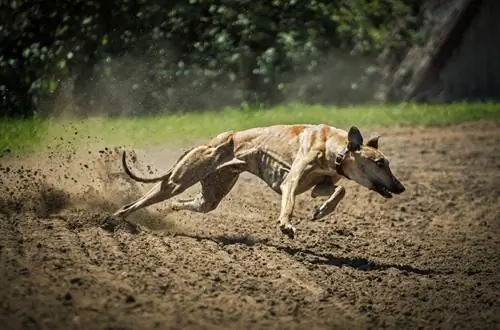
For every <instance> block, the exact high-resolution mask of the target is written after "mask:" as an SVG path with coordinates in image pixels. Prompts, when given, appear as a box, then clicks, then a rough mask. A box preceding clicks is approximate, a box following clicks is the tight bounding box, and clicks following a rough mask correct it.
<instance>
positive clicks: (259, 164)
mask: <svg viewBox="0 0 500 330" xmlns="http://www.w3.org/2000/svg"><path fill="white" fill-rule="evenodd" d="M351 133H352V134H351ZM378 139H379V137H378V136H375V137H373V138H371V139H369V140H368V141H367V142H366V144H363V143H362V137H361V135H360V133H359V131H358V130H357V128H351V130H350V131H349V136H348V132H346V131H344V130H341V129H338V128H335V127H332V126H327V125H275V126H268V127H257V128H252V129H248V130H244V131H239V132H224V133H221V134H219V135H218V136H217V137H215V138H214V139H212V140H211V141H209V142H208V143H207V144H206V145H200V146H197V147H194V148H192V149H190V150H188V151H187V152H186V153H184V154H183V155H182V156H181V157H180V158H179V160H178V161H177V163H176V164H175V165H174V166H173V168H172V169H171V170H170V171H169V172H168V173H167V174H165V175H163V176H161V177H158V178H153V179H143V178H139V177H137V176H135V175H134V174H133V173H131V171H130V170H129V169H128V167H127V164H126V162H125V154H124V157H123V166H124V168H125V171H126V173H127V174H129V175H130V176H131V177H132V178H133V179H135V180H137V181H142V182H158V181H161V182H159V183H158V184H157V185H156V186H155V187H153V189H151V191H150V192H148V193H147V194H146V195H144V196H143V197H142V198H140V199H139V200H137V201H135V202H133V203H130V204H127V205H125V206H123V207H122V208H121V209H120V210H118V211H117V212H115V214H114V215H115V216H120V217H126V216H128V215H129V214H130V213H131V212H133V211H136V210H138V209H140V208H143V207H146V206H149V205H152V204H154V203H158V202H161V201H163V200H166V199H169V198H171V197H173V196H175V195H177V194H180V193H181V192H183V191H184V190H186V189H187V188H189V187H190V186H192V185H193V184H195V183H197V182H200V183H201V192H200V193H199V194H198V195H197V196H196V197H195V198H192V199H187V200H178V201H176V202H174V203H173V204H172V206H171V207H172V209H174V210H191V211H195V212H209V211H211V210H213V209H215V208H216V207H217V206H218V205H219V203H220V201H221V200H222V199H223V198H224V197H225V196H226V195H227V194H228V193H229V191H230V190H231V189H232V187H233V186H234V184H235V183H236V181H237V179H238V177H239V175H240V174H241V173H242V172H245V171H246V172H250V173H252V174H254V175H256V176H258V177H259V178H261V179H262V180H263V181H264V182H265V183H266V184H267V185H268V186H269V187H270V188H271V189H273V190H274V191H276V192H277V193H279V194H281V210H280V214H279V217H278V223H279V228H280V230H281V231H282V232H283V233H284V234H286V235H288V236H289V237H294V235H295V232H296V229H295V228H294V227H293V226H292V225H291V223H290V219H291V216H292V213H293V209H294V206H295V196H297V195H298V194H302V193H304V192H305V191H308V190H310V189H312V190H311V196H313V197H320V196H321V197H327V199H326V200H325V201H324V202H323V203H322V204H321V205H320V206H319V207H317V209H316V212H315V214H314V215H313V219H314V220H316V219H320V218H324V217H325V216H327V215H328V214H330V213H331V212H333V211H334V210H335V208H336V206H337V205H338V203H339V202H340V201H341V200H342V198H343V197H344V195H345V189H344V188H343V187H342V186H338V185H336V183H337V181H339V180H340V179H341V178H342V175H341V174H340V173H338V172H337V168H336V166H335V163H334V160H335V157H336V156H337V154H339V153H341V152H345V158H344V160H343V162H342V164H341V171H342V174H343V175H345V176H346V177H347V178H348V179H351V180H354V181H356V182H358V183H360V184H361V185H363V186H365V187H367V188H368V189H372V190H375V191H378V192H379V193H380V194H382V195H383V196H385V197H390V196H389V195H391V193H389V192H394V193H401V192H402V191H404V187H403V186H402V185H401V183H399V181H398V180H397V179H396V178H395V177H394V176H393V175H392V173H391V171H390V169H389V166H388V161H387V160H386V158H385V156H384V155H383V154H382V153H381V152H380V151H379V150H378ZM349 141H351V144H349V145H350V146H351V150H347V151H346V150H345V148H346V146H347V145H348V142H349ZM352 146H357V149H355V148H354V147H352ZM376 160H381V161H380V162H379V165H376V163H375V161H376ZM383 162H385V163H384V164H385V165H384V166H382V163H383ZM398 185H399V186H398ZM382 186H383V188H381V187H382Z"/></svg>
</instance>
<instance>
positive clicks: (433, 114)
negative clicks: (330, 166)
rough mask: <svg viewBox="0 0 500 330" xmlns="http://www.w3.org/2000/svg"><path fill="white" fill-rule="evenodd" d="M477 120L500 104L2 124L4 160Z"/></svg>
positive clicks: (299, 108) (283, 109)
mask: <svg viewBox="0 0 500 330" xmlns="http://www.w3.org/2000/svg"><path fill="white" fill-rule="evenodd" d="M472 120H500V104H495V103H477V104H468V103H458V104H451V105H414V104H404V105H392V106H356V107H325V106H307V105H289V106H280V107H275V108H272V109H266V110H240V109H225V110H222V111H219V112H205V113H187V114H183V115H162V116H154V117H134V118H90V119H85V120H67V119H66V120H60V119H51V120H40V119H29V120H8V119H7V120H2V121H1V122H0V157H1V156H2V155H5V154H23V153H31V152H36V151H38V150H40V149H41V148H42V149H43V147H46V146H47V145H50V144H51V143H53V141H55V140H68V139H72V140H73V141H74V142H75V141H76V142H78V141H80V142H81V143H82V144H85V143H88V139H86V138H88V137H93V138H97V139H98V140H99V141H101V142H102V143H103V144H106V145H133V146H135V147H140V146H144V145H155V144H160V143H164V142H166V141H168V142H173V143H184V142H191V141H194V140H197V139H203V138H207V137H210V136H213V135H215V134H217V133H219V132H221V131H224V130H229V129H244V128H249V127H254V126H261V125H272V124H283V123H284V124H286V123H325V124H330V125H333V126H337V127H340V128H344V129H345V128H348V127H349V126H350V125H357V126H358V127H360V128H361V129H362V130H365V129H374V128H380V127H388V126H445V125H451V124H457V123H460V122H465V121H472Z"/></svg>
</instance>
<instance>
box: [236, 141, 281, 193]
mask: <svg viewBox="0 0 500 330" xmlns="http://www.w3.org/2000/svg"><path fill="white" fill-rule="evenodd" d="M238 158H241V159H244V160H245V161H246V162H247V166H248V168H247V170H248V171H249V172H250V173H252V174H254V175H256V176H258V177H259V178H261V179H262V180H263V181H264V182H266V183H267V184H268V185H269V187H271V189H273V190H274V191H276V192H278V193H280V192H281V188H280V186H281V183H282V182H283V180H284V179H285V177H286V175H287V174H288V172H289V171H290V165H289V164H286V163H285V162H283V161H281V160H279V159H278V157H275V156H273V155H272V154H271V153H270V152H267V151H263V150H261V149H258V150H255V151H253V152H251V153H247V154H246V155H242V156H240V157H238Z"/></svg>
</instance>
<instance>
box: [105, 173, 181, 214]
mask: <svg viewBox="0 0 500 330" xmlns="http://www.w3.org/2000/svg"><path fill="white" fill-rule="evenodd" d="M187 188H188V186H183V185H179V184H175V183H174V182H171V181H162V182H160V183H157V184H156V185H155V186H154V187H153V188H152V189H151V190H150V191H148V192H147V193H146V194H145V195H144V196H142V197H141V198H139V199H138V200H136V201H134V202H132V203H129V204H127V205H124V206H122V207H121V208H120V209H119V210H118V211H116V212H115V213H114V214H113V216H116V217H121V218H126V217H127V216H128V215H129V214H131V213H132V212H135V211H137V210H139V209H142V208H144V207H147V206H150V205H153V204H156V203H159V202H162V201H164V200H166V199H169V198H171V197H173V196H175V195H178V194H180V193H181V192H183V191H184V190H186V189H187Z"/></svg>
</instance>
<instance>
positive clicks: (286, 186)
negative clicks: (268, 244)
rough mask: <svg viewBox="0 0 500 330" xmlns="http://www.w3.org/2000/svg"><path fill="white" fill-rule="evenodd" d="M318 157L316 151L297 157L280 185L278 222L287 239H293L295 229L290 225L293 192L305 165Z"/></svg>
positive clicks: (293, 203)
mask: <svg viewBox="0 0 500 330" xmlns="http://www.w3.org/2000/svg"><path fill="white" fill-rule="evenodd" d="M318 155H319V152H317V151H309V152H308V153H307V154H305V155H299V156H297V158H296V159H295V161H294V162H293V164H292V166H291V168H290V172H289V173H288V175H287V176H286V178H285V180H283V183H282V184H281V187H280V188H281V211H280V216H279V219H278V222H279V228H280V230H281V232H282V233H283V234H285V235H287V236H288V237H289V238H294V237H295V233H296V229H295V227H294V226H292V224H291V223H290V219H291V217H292V213H293V208H294V206H295V190H296V189H297V186H298V184H299V180H300V178H301V177H302V174H303V173H304V170H305V169H306V167H307V165H308V164H309V163H310V162H311V161H313V160H314V159H315V158H316V157H317V156H318Z"/></svg>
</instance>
